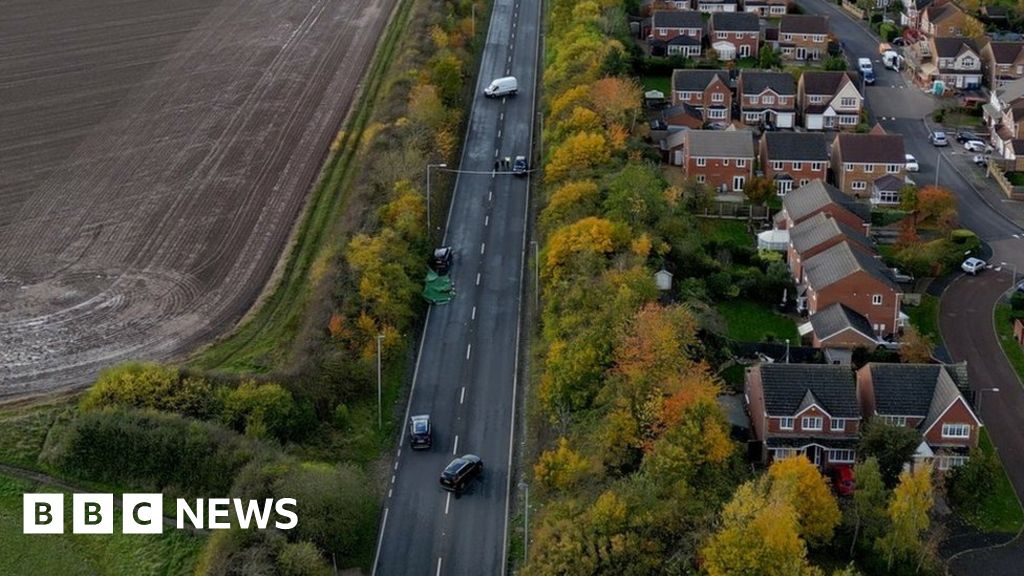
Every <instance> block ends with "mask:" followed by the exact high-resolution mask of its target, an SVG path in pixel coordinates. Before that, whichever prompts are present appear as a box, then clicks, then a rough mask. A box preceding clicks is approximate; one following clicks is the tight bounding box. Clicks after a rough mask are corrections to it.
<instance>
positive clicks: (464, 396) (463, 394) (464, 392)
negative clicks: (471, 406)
mask: <svg viewBox="0 0 1024 576" xmlns="http://www.w3.org/2000/svg"><path fill="white" fill-rule="evenodd" d="M465 401H466V387H465V386H463V387H462V392H461V393H460V394H459V404H462V403H464V402H465Z"/></svg>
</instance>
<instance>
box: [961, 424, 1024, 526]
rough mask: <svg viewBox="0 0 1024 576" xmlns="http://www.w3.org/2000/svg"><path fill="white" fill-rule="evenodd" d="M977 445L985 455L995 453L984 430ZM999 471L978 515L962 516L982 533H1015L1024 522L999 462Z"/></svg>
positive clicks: (1018, 504)
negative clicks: (993, 486)
mask: <svg viewBox="0 0 1024 576" xmlns="http://www.w3.org/2000/svg"><path fill="white" fill-rule="evenodd" d="M978 444H979V447H980V448H981V449H982V450H983V451H984V452H985V453H987V454H992V453H993V452H994V451H995V448H994V447H993V446H992V441H991V440H990V439H989V437H988V431H987V430H985V429H984V428H982V429H981V438H980V439H979V442H978ZM996 459H997V460H998V459H999V455H998V454H996ZM999 470H1000V474H999V476H998V477H997V478H996V484H995V488H994V489H993V490H992V492H991V493H989V495H988V497H987V498H985V500H984V501H983V502H982V503H981V509H980V510H979V511H978V514H977V515H975V514H964V515H963V516H964V520H967V522H968V523H970V524H971V525H972V526H974V527H975V528H977V529H979V530H981V531H983V532H1004V533H1016V532H1017V531H1018V530H1020V526H1021V523H1022V522H1024V511H1022V510H1021V507H1020V501H1018V500H1017V495H1016V494H1014V492H1013V485H1012V484H1010V479H1009V478H1008V477H1007V476H1006V471H1005V470H1003V467H1002V461H1001V460H1000V467H999Z"/></svg>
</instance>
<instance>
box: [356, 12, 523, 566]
mask: <svg viewBox="0 0 1024 576" xmlns="http://www.w3.org/2000/svg"><path fill="white" fill-rule="evenodd" d="M539 25H540V3H539V2H531V1H528V0H497V1H496V2H495V3H494V8H493V13H492V15H491V23H490V27H489V29H488V32H487V44H486V48H485V50H484V53H483V57H482V62H481V67H480V74H479V80H478V82H477V87H476V94H477V96H476V99H475V100H474V102H473V105H472V110H471V112H470V116H469V129H468V132H467V135H466V141H465V147H464V153H463V155H462V161H461V166H460V170H461V172H460V174H459V176H458V178H457V181H456V185H455V192H454V196H453V199H452V205H451V211H450V213H449V216H448V224H447V230H446V232H445V242H446V243H447V244H450V245H451V246H452V247H453V248H454V249H455V252H456V256H455V264H454V268H453V272H452V276H453V278H454V280H455V288H456V290H457V292H458V295H457V296H456V298H455V300H453V301H452V302H451V303H449V304H446V305H443V306H435V307H433V308H431V310H430V311H429V313H428V316H427V323H426V327H425V329H424V334H423V341H422V345H421V348H420V352H419V357H418V359H417V363H416V372H415V375H414V376H413V388H412V392H411V394H410V399H409V405H408V412H407V414H429V415H430V416H431V420H432V423H433V427H434V443H433V448H432V449H431V450H430V451H421V452H413V451H412V450H411V449H410V448H409V447H408V445H407V441H406V440H407V434H402V439H401V442H400V445H399V448H398V454H397V456H396V458H395V467H394V470H392V473H393V476H391V477H390V478H389V484H388V486H387V487H386V490H387V498H386V500H385V504H384V506H385V508H384V515H383V520H382V525H381V530H380V536H379V538H380V539H379V542H378V550H377V555H376V559H375V562H374V574H375V575H377V576H406V575H412V574H424V575H427V574H429V575H432V576H437V575H440V574H465V575H472V576H477V575H481V574H490V575H498V574H502V573H503V572H504V570H505V558H506V550H505V546H506V542H507V541H508V539H507V530H508V524H507V517H508V506H509V492H510V488H511V482H510V478H511V476H510V470H509V468H510V464H511V454H512V437H513V426H514V422H515V404H516V395H517V393H521V390H519V389H518V378H517V372H518V361H517V358H518V348H519V346H518V344H519V333H520V308H521V303H522V298H523V264H524V262H525V261H526V256H527V244H526V236H525V232H526V227H527V205H528V190H529V184H530V178H529V177H516V176H512V175H511V174H500V173H498V174H494V173H493V171H494V168H495V161H496V160H503V159H504V158H505V157H510V158H515V156H517V155H520V154H521V155H524V156H527V157H530V155H531V154H530V150H531V147H532V143H533V136H532V135H533V124H534V122H533V120H534V114H535V108H534V104H535V97H536V94H537V90H536V86H537V81H536V79H537V69H538V51H539ZM508 75H511V76H516V77H517V78H518V81H519V94H518V96H515V97H507V98H501V99H494V100H490V99H486V98H484V97H483V96H482V92H483V89H484V87H486V86H487V85H488V84H489V83H490V81H491V80H492V79H494V78H498V77H501V76H508ZM465 453H472V454H476V455H477V456H480V457H481V458H482V459H483V463H484V473H483V478H482V480H481V481H477V482H474V483H473V484H472V486H471V488H470V489H469V490H468V491H467V492H466V493H464V494H463V495H462V496H461V497H460V498H455V496H454V495H451V494H449V493H447V492H444V491H442V490H441V487H440V485H439V483H438V478H439V476H440V473H441V470H442V469H444V467H445V465H446V464H448V462H449V461H451V460H452V458H454V457H455V456H456V455H462V454H465Z"/></svg>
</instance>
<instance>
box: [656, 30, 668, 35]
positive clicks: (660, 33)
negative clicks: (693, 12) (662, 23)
mask: <svg viewBox="0 0 1024 576" xmlns="http://www.w3.org/2000/svg"><path fill="white" fill-rule="evenodd" d="M667 34H668V28H658V36H665V35H667Z"/></svg>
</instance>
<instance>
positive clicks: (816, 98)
mask: <svg viewBox="0 0 1024 576" xmlns="http://www.w3.org/2000/svg"><path fill="white" fill-rule="evenodd" d="M824 101H825V97H824V96H811V104H821V103H822V102H824Z"/></svg>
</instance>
